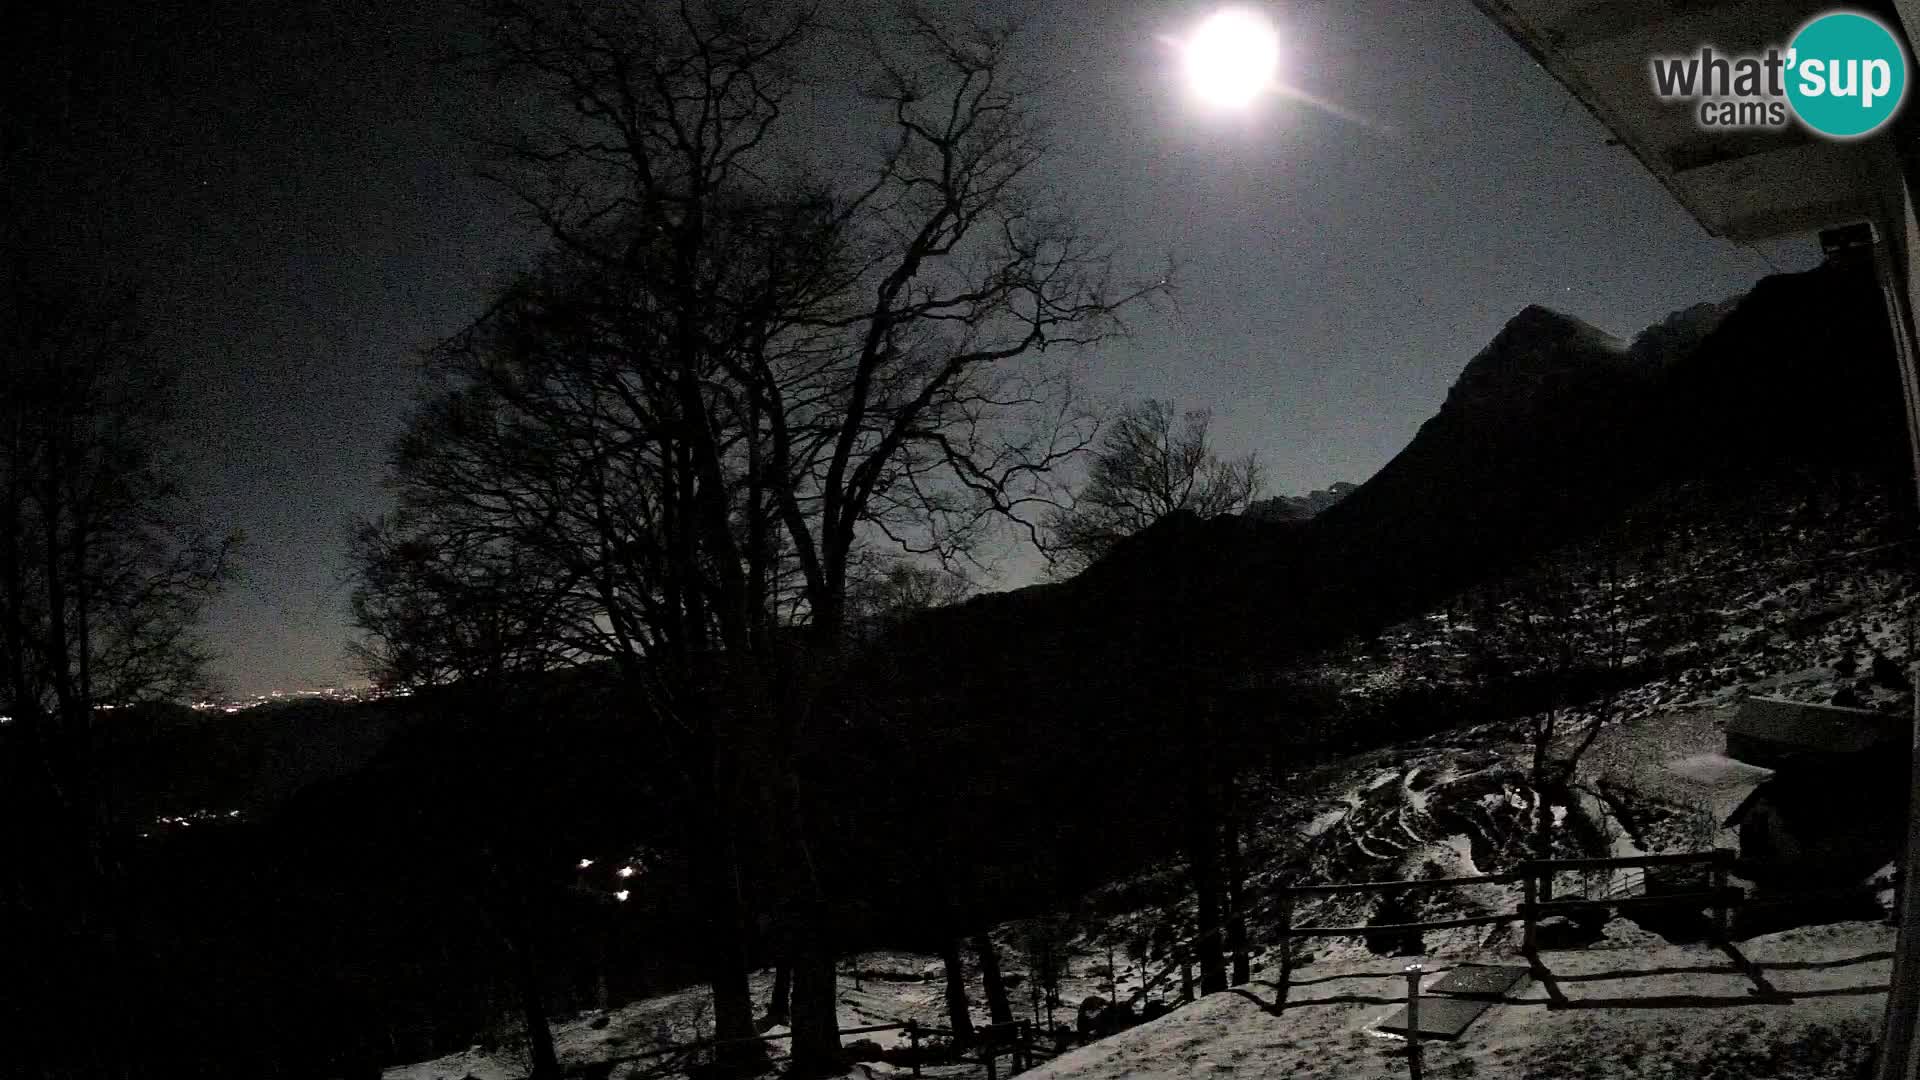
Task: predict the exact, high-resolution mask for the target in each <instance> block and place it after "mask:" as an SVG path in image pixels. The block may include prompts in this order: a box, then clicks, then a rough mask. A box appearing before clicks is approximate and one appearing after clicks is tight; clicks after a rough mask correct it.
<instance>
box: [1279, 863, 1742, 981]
mask: <svg viewBox="0 0 1920 1080" xmlns="http://www.w3.org/2000/svg"><path fill="white" fill-rule="evenodd" d="M1733 855H1734V853H1733V852H1732V851H1729V850H1727V849H1725V848H1717V849H1715V850H1713V851H1703V852H1689V853H1685V854H1677V855H1629V856H1623V857H1618V858H1599V859H1534V860H1530V861H1527V862H1523V863H1521V864H1520V865H1519V866H1517V867H1515V868H1514V869H1512V870H1509V871H1506V872H1504V873H1499V874H1478V875H1474V876H1471V877H1452V878H1427V879H1425V880H1407V881H1356V882H1349V883H1347V884H1344V885H1294V886H1289V887H1284V888H1282V889H1280V890H1279V892H1278V894H1277V895H1278V901H1279V909H1280V984H1281V985H1282V986H1283V987H1284V986H1285V985H1287V983H1288V981H1289V980H1290V978H1291V977H1292V973H1293V949H1292V944H1293V939H1295V938H1306V937H1366V936H1370V935H1374V934H1404V933H1419V932H1423V931H1427V930H1452V929H1457V928H1460V927H1466V926H1491V925H1495V924H1498V923H1509V922H1521V923H1523V924H1524V925H1525V927H1526V929H1525V936H1524V938H1523V939H1522V948H1524V949H1526V950H1527V951H1532V950H1534V949H1535V948H1536V947H1537V945H1538V941H1537V936H1538V927H1539V923H1540V920H1541V919H1545V918H1548V917H1550V916H1553V915H1570V914H1574V913H1576V912H1582V911H1594V910H1599V909H1616V908H1634V907H1684V906H1687V905H1692V904H1698V905H1699V906H1700V907H1702V908H1708V907H1710V908H1712V909H1713V910H1714V913H1715V920H1714V921H1715V926H1716V928H1717V929H1718V931H1719V933H1720V934H1721V936H1722V937H1724V936H1725V935H1726V932H1727V922H1728V913H1729V910H1730V909H1731V907H1732V906H1733V905H1734V904H1737V903H1739V902H1740V900H1741V898H1742V896H1743V894H1742V893H1741V892H1740V890H1739V889H1736V888H1732V887H1730V886H1728V884H1727V872H1728V870H1729V868H1730V867H1731V866H1732V864H1733ZM1689 865H1693V866H1703V867H1705V868H1706V869H1707V871H1708V873H1709V874H1710V875H1711V881H1712V884H1711V885H1710V886H1709V887H1707V888H1705V889H1699V890H1694V891H1691V892H1672V893H1648V894H1643V895H1640V896H1609V897H1603V898H1600V899H1587V898H1581V899H1571V900H1555V899H1551V895H1552V893H1551V882H1552V881H1553V878H1554V876H1555V875H1557V874H1560V873H1563V872H1569V871H1572V872H1592V871H1596V870H1609V871H1611V870H1628V869H1635V868H1638V869H1645V868H1647V867H1653V866H1689ZM1514 882H1519V883H1520V884H1521V887H1522V891H1523V897H1524V898H1523V899H1522V901H1521V903H1520V906H1519V908H1518V909H1516V910H1514V911H1507V912H1496V913H1493V914H1489V915H1469V916H1464V917H1462V918H1457V919H1430V920H1426V921H1423V922H1406V923H1378V924H1375V925H1372V926H1296V925H1294V906H1295V902H1296V901H1298V900H1300V899H1303V898H1308V897H1316V896H1338V895H1343V894H1352V893H1394V892H1409V891H1414V890H1421V889H1451V888H1461V887H1463V886H1470V885H1510V884H1513V883H1514ZM1543 897H1544V898H1543Z"/></svg>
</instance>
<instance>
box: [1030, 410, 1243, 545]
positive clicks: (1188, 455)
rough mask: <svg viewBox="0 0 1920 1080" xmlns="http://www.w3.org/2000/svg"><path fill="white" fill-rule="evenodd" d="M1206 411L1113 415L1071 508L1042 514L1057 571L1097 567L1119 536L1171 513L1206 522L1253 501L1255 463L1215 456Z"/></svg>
mask: <svg viewBox="0 0 1920 1080" xmlns="http://www.w3.org/2000/svg"><path fill="white" fill-rule="evenodd" d="M1212 422H1213V414H1212V412H1210V411H1209V410H1206V409H1192V410H1188V411H1187V412H1185V413H1176V412H1175V411H1174V406H1173V404H1172V403H1171V402H1165V401H1152V400H1149V401H1142V402H1139V403H1138V404H1134V405H1130V406H1128V407H1127V408H1125V409H1123V410H1121V411H1120V414H1119V415H1118V416H1116V417H1115V418H1114V419H1113V420H1112V422H1111V423H1109V424H1108V425H1107V428H1106V430H1105V432H1103V433H1102V434H1101V436H1100V441H1099V444H1098V446H1097V448H1096V449H1095V451H1094V454H1093V464H1092V467H1091V469H1090V470H1089V472H1088V475H1087V480H1086V483H1085V485H1084V486H1083V487H1082V488H1081V489H1080V491H1079V492H1078V493H1077V494H1076V495H1075V496H1074V498H1073V501H1072V504H1071V505H1070V506H1066V507H1060V508H1055V509H1053V510H1050V511H1049V512H1048V514H1047V515H1046V518H1047V520H1046V539H1045V546H1046V549H1047V551H1048V554H1049V556H1050V558H1051V560H1052V564H1053V568H1054V570H1055V572H1056V573H1072V572H1077V571H1079V570H1083V569H1085V568H1086V567H1087V566H1089V565H1091V564H1092V563H1094V562H1096V561H1098V560H1099V559H1100V557H1101V556H1102V555H1105V554H1106V553H1107V552H1108V551H1109V550H1111V549H1112V548H1113V545H1114V544H1116V543H1118V542H1119V541H1120V540H1123V539H1125V538H1126V537H1129V536H1132V535H1133V534H1135V533H1137V532H1140V531H1142V530H1144V529H1146V528H1147V527H1149V526H1151V525H1153V524H1154V523H1155V522H1158V521H1160V520H1162V519H1163V518H1165V517H1167V516H1168V515H1169V514H1172V513H1174V512H1175V511H1179V510H1184V511H1187V512H1189V513H1191V514H1193V515H1194V516H1195V517H1200V518H1210V517H1216V516H1218V515H1220V514H1232V513H1239V512H1241V511H1243V510H1245V509H1246V508H1247V507H1248V506H1250V505H1252V504H1253V502H1254V500H1256V499H1258V498H1259V497H1260V491H1261V486H1262V483H1263V479H1262V475H1261V469H1260V463H1259V461H1258V460H1257V459H1256V458H1255V457H1254V455H1252V454H1249V455H1247V456H1246V457H1244V458H1241V459H1239V460H1237V461H1225V460H1222V459H1221V458H1220V457H1219V456H1218V455H1217V454H1215V453H1214V450H1213V446H1212V443H1211V440H1210V439H1209V437H1208V428H1209V427H1210V426H1211V425H1212Z"/></svg>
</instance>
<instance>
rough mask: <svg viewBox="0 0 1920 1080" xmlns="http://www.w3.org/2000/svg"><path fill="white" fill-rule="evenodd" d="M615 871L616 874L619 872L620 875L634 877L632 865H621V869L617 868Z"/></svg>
mask: <svg viewBox="0 0 1920 1080" xmlns="http://www.w3.org/2000/svg"><path fill="white" fill-rule="evenodd" d="M614 873H616V874H618V875H620V876H621V877H632V876H633V867H631V866H623V867H621V868H620V869H618V870H615V871H614Z"/></svg>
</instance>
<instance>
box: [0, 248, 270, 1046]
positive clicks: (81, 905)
mask: <svg viewBox="0 0 1920 1080" xmlns="http://www.w3.org/2000/svg"><path fill="white" fill-rule="evenodd" d="M0 275H4V277H3V278H0V387H4V390H0V716H4V717H8V718H10V719H9V720H8V722H7V723H6V725H5V726H4V727H0V793H3V794H0V798H4V800H5V802H4V808H5V810H6V813H7V817H8V819H9V820H10V821H13V822H15V823H16V826H15V827H12V828H9V829H7V830H5V831H6V834H7V836H8V838H9V840H8V841H6V842H4V843H0V862H4V863H5V864H6V866H7V870H6V875H7V877H8V878H9V879H10V880H11V881H13V882H15V883H17V885H18V887H17V888H14V889H8V890H5V891H4V892H0V926H4V927H5V928H6V931H7V935H6V936H7V940H6V941H5V942H4V943H0V953H4V954H5V955H7V956H8V957H9V958H10V959H12V960H15V961H17V962H19V963H22V964H23V965H24V966H23V971H22V977H21V978H18V979H16V978H4V979H0V984H4V985H3V988H0V994H5V995H9V996H11V995H13V994H21V995H24V997H23V998H22V999H21V1001H19V1002H4V1003H0V1008H6V1007H8V1006H11V1005H14V1004H19V1005H20V1006H21V1007H20V1009H19V1010H14V1009H11V1008H8V1012H9V1015H12V1016H14V1017H16V1018H24V1017H27V1016H31V1015H36V1014H37V1013H38V1010H41V1009H48V1008H51V1009H54V1010H56V1011H63V1010H72V1009H80V1008H86V1007H93V1006H95V1005H97V1004H98V1002H97V999H96V1000H94V1001H88V1000H87V995H88V994H89V993H90V991H88V990H87V989H86V987H93V986H98V985H102V984H103V983H104V984H106V985H113V984H115V983H116V981H117V980H116V979H115V976H114V974H113V972H115V971H116V970H118V965H119V963H120V962H121V961H122V960H123V959H124V957H122V956H121V955H120V953H119V952H118V949H119V947H120V945H119V943H120V935H121V933H122V932H123V931H124V929H125V927H126V925H127V922H126V920H125V919H124V918H123V915H124V912H123V911H121V907H122V897H121V893H122V886H121V865H120V863H121V857H120V854H119V852H118V845H117V844H115V843H114V839H115V837H116V836H117V835H118V834H119V832H120V830H119V827H118V822H117V821H116V818H115V810H114V807H113V805H112V802H111V799H110V793H109V792H107V791H105V790H104V789H103V787H102V785H101V784H100V783H99V777H98V769H97V766H96V763H95V757H96V754H97V753H98V752H99V750H100V749H101V748H102V747H104V746H106V745H107V744H108V743H109V742H110V740H111V739H112V737H113V732H112V730H111V729H110V728H108V727H106V726H105V723H106V721H107V720H109V719H110V718H111V717H112V715H113V714H112V713H109V712H107V711H106V707H109V706H113V707H119V706H126V705H130V704H139V703H145V702H153V701H179V700H181V699H183V698H185V697H186V696H187V695H189V694H191V693H194V692H197V691H201V690H203V689H204V686H205V684H204V682H203V676H204V667H205V662H206V660H207V654H206V652H205V651H204V649H203V648H202V646H201V644H200V642H199V640H198V638H197V636H196V629H197V626H198V623H199V621H200V617H201V615H202V613H203V612H204V611H205V609H206V606H207V604H208V603H209V602H210V601H211V600H212V599H213V597H214V596H215V595H216V594H217V592H218V590H219V589H220V587H221V586H222V585H223V584H224V583H225V582H226V580H227V579H228V577H229V573H230V570H231V554H232V550H233V547H234V545H235V544H236V543H237V542H238V537H237V536H221V535H218V534H215V533H213V532H211V531H209V530H207V529H205V528H203V527H202V526H201V524H200V523H199V521H198V520H197V514H196V512H195V509H194V507H193V505H192V504H191V502H190V501H189V499H188V498H187V496H186V492H185V489H184V488H183V486H182V483H181V479H180V477H181V469H180V467H179V464H178V462H177V460H176V459H175V458H174V457H173V456H172V455H171V454H170V453H169V452H168V450H167V448H168V447H169V446H171V445H173V439H172V434H173V433H172V430H171V416H170V411H169V406H170V404H171V401H172V388H173V379H174V368H173V367H172V366H171V365H169V364H167V363H164V362H162V361H161V360H160V358H159V357H157V356H156V355H155V354H154V353H153V352H152V350H151V349H150V348H149V346H148V344H147V342H146V339H145V337H144V335H143V334H142V333H141V331H140V330H139V328H138V325H137V322H136V319H135V309H134V305H133V303H132V300H131V298H130V297H123V296H106V297H101V296H96V295H93V294H89V293H87V292H83V291H78V290H72V289H67V288H64V287H62V286H61V285H59V284H56V283H53V282H51V281H50V280H48V278H47V277H46V276H45V268H44V267H38V266H27V265H23V264H22V263H20V262H10V263H9V264H8V265H7V266H5V267H4V268H0ZM122 715H124V714H122ZM63 949H65V950H70V951H67V952H64V953H63V952H62V950H63ZM65 971H85V972H86V973H87V982H86V984H85V987H82V986H79V985H71V984H64V983H62V981H61V976H60V974H59V973H61V972H65ZM75 994H79V995H81V997H80V998H79V999H76V998H75V997H74V995H75ZM109 1007H111V1006H109ZM129 1007H131V1006H129ZM34 1026H35V1025H32V1024H27V1025H25V1027H29V1028H31V1027H34ZM49 1030H50V1029H49ZM35 1049H36V1047H35V1046H33V1045H30V1044H22V1045H19V1046H17V1047H16V1051H17V1055H16V1060H18V1057H20V1056H24V1057H25V1059H26V1060H27V1061H32V1059H33V1055H34V1053H35ZM42 1049H45V1048H42ZM51 1049H52V1050H54V1051H55V1052H56V1053H65V1052H68V1051H69V1050H71V1049H72V1048H59V1047H53V1048H51ZM96 1050H99V1051H103V1052H109V1053H111V1052H121V1053H135V1052H136V1051H135V1049H134V1048H130V1047H106V1046H102V1047H94V1048H88V1049H86V1050H85V1051H83V1053H85V1054H92V1053H93V1052H94V1051H96ZM108 1060H110V1061H121V1063H122V1064H126V1063H130V1062H131V1061H132V1060H133V1059H132V1058H127V1059H118V1058H112V1057H109V1058H108ZM25 1067H26V1068H27V1069H28V1071H30V1072H31V1071H38V1070H37V1069H36V1068H35V1067H34V1066H32V1065H28V1066H25ZM46 1068H47V1071H49V1072H62V1071H64V1069H63V1068H62V1067H58V1066H55V1065H52V1064H48V1065H47V1066H46Z"/></svg>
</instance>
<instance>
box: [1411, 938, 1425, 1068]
mask: <svg viewBox="0 0 1920 1080" xmlns="http://www.w3.org/2000/svg"><path fill="white" fill-rule="evenodd" d="M1425 972H1426V968H1424V967H1422V966H1420V965H1419V964H1408V965H1407V1072H1408V1074H1409V1075H1411V1076H1412V1077H1413V1080H1420V1065H1421V1063H1420V976H1421V975H1422V974H1424V973H1425Z"/></svg>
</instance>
